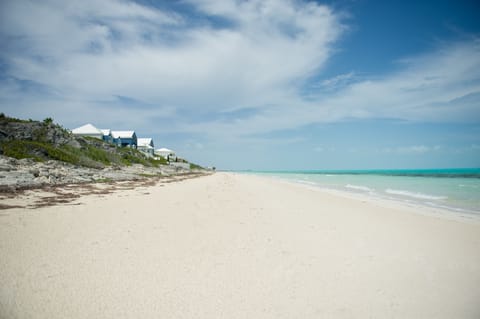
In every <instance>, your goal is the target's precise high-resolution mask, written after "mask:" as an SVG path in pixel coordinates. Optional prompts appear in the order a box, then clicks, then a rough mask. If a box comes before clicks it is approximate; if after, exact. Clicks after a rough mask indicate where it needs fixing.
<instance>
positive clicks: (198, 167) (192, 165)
mask: <svg viewBox="0 0 480 319" xmlns="http://www.w3.org/2000/svg"><path fill="white" fill-rule="evenodd" d="M190 169H203V167H201V166H200V165H197V164H194V163H190Z"/></svg>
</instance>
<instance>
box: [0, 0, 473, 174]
mask: <svg viewBox="0 0 480 319" xmlns="http://www.w3.org/2000/svg"><path fill="white" fill-rule="evenodd" d="M479 9H480V7H479V5H478V4H477V3H476V1H369V0H355V1H354V0H352V1H348V0H340V1H302V0H264V1H258V0H248V1H247V0H245V1H234V0H180V1H154V0H142V1H127V0H104V1H94V0H85V1H60V0H46V1H26V0H15V1H13V0H11V1H9V0H6V1H2V2H0V41H1V42H0V43H1V50H0V51H1V52H0V110H1V111H2V112H4V113H6V114H7V115H10V116H15V117H21V118H32V119H43V118H45V117H52V118H54V120H55V121H56V122H58V123H60V124H62V125H63V126H65V127H67V128H75V127H77V126H80V125H83V124H85V123H92V124H94V125H95V126H97V127H99V128H112V129H117V130H126V129H135V130H136V131H137V134H138V135H139V136H140V137H153V138H154V141H155V143H156V146H157V147H168V148H172V149H174V150H176V151H177V153H179V154H180V155H181V156H183V157H186V158H188V159H189V160H191V161H194V162H197V163H200V164H202V165H214V166H216V167H218V168H222V169H368V168H439V167H440V168H441V167H480V22H479V21H480V14H479V12H480V10H479Z"/></svg>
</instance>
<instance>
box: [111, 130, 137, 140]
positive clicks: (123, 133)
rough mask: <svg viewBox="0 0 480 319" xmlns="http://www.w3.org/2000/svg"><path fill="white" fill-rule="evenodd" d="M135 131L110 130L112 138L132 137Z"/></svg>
mask: <svg viewBox="0 0 480 319" xmlns="http://www.w3.org/2000/svg"><path fill="white" fill-rule="evenodd" d="M134 134H135V131H112V136H113V138H132V137H133V135H134Z"/></svg>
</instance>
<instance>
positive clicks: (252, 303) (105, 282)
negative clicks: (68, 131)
mask: <svg viewBox="0 0 480 319" xmlns="http://www.w3.org/2000/svg"><path fill="white" fill-rule="evenodd" d="M0 318H50V319H52V318H480V224H479V223H475V222H471V221H468V220H451V219H447V218H444V217H442V216H440V215H439V216H435V215H434V214H430V215H425V214H422V212H421V211H419V212H415V211H412V209H406V208H403V207H400V206H398V207H397V206H392V205H383V204H382V203H380V202H375V201H362V200H359V199H352V198H347V197H342V196H339V195H335V194H329V193H325V192H322V191H319V190H315V189H309V188H306V187H304V186H301V185H294V184H288V183H284V182H279V181H275V180H271V179H267V178H262V177H255V176H247V175H239V174H232V173H217V174H214V175H211V176H206V177H201V178H196V179H191V180H184V181H181V182H176V183H170V184H166V185H156V186H149V187H140V188H138V187H137V188H135V189H126V190H119V191H115V192H113V193H111V194H106V195H105V194H103V195H102V194H91V195H85V196H82V197H80V198H78V199H75V200H74V201H73V202H70V203H65V204H58V205H56V206H51V207H42V208H36V209H25V208H23V209H22V208H13V209H5V210H0Z"/></svg>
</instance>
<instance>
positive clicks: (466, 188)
mask: <svg viewBox="0 0 480 319" xmlns="http://www.w3.org/2000/svg"><path fill="white" fill-rule="evenodd" d="M249 173H253V174H255V175H263V176H270V177H275V178H279V179H283V180H287V181H291V182H295V183H301V184H306V185H309V186H313V187H319V188H322V189H327V190H335V191H341V192H348V193H354V194H357V195H365V196H368V197H371V198H380V199H387V200H394V201H399V202H403V203H406V204H411V205H416V206H428V207H433V208H441V209H447V210H449V211H452V212H455V213H458V214H462V215H468V216H470V217H476V218H480V168H468V169H428V170H413V169H409V170H343V171H340V170H338V171H321V170H311V171H251V172H249Z"/></svg>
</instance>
